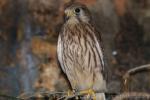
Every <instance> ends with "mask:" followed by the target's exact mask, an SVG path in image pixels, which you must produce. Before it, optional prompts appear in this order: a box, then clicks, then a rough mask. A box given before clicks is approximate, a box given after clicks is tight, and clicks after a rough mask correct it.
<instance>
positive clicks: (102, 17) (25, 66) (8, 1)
mask: <svg viewBox="0 0 150 100" xmlns="http://www.w3.org/2000/svg"><path fill="white" fill-rule="evenodd" d="M69 1H70V0H57V1H56V0H0V94H8V95H12V96H18V95H20V94H22V93H25V92H36V91H39V90H43V91H45V90H48V91H65V90H68V89H69V84H68V81H67V80H66V78H65V77H64V75H63V73H62V71H61V69H60V68H59V66H58V64H57V58H56V45H57V37H58V33H59V30H60V28H61V26H62V24H63V9H64V4H65V3H67V2H69ZM74 1H78V2H81V3H83V4H86V5H87V6H88V8H89V9H90V11H91V13H92V16H93V20H94V22H95V25H96V27H97V29H98V31H100V32H101V35H102V40H103V45H104V50H105V58H106V66H107V73H108V91H111V92H123V91H124V89H123V88H122V87H123V85H122V84H123V82H122V77H123V75H124V74H125V73H126V71H128V70H129V69H131V68H134V67H137V66H140V65H145V64H149V63H150V0H74ZM128 89H129V91H139V92H142V91H143V92H150V72H148V71H147V72H141V73H138V74H136V75H134V76H132V78H131V80H130V81H129V87H128Z"/></svg>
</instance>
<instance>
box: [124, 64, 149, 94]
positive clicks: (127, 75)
mask: <svg viewBox="0 0 150 100" xmlns="http://www.w3.org/2000/svg"><path fill="white" fill-rule="evenodd" d="M142 71H150V64H147V65H142V66H138V67H135V68H132V69H130V70H128V71H127V72H126V73H125V74H124V76H123V81H124V83H123V86H124V91H126V92H127V91H128V80H129V79H130V76H131V75H134V74H137V73H139V72H142Z"/></svg>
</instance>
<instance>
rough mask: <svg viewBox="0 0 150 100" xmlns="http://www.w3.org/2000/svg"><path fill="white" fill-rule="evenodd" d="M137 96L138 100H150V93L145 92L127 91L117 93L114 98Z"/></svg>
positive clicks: (122, 98) (122, 99)
mask: <svg viewBox="0 0 150 100" xmlns="http://www.w3.org/2000/svg"><path fill="white" fill-rule="evenodd" d="M135 98H137V99H138V100H139V99H140V100H141V99H142V100H149V99H150V94H149V93H143V92H126V93H122V94H120V95H117V96H116V97H114V98H113V100H124V99H135Z"/></svg>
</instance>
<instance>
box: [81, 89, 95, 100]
mask: <svg viewBox="0 0 150 100" xmlns="http://www.w3.org/2000/svg"><path fill="white" fill-rule="evenodd" d="M80 94H81V95H82V94H83V95H90V96H92V98H93V100H96V95H95V91H94V90H93V89H88V90H82V91H80Z"/></svg>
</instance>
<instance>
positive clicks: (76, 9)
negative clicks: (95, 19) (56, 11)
mask: <svg viewBox="0 0 150 100" xmlns="http://www.w3.org/2000/svg"><path fill="white" fill-rule="evenodd" d="M64 13H65V21H66V22H69V23H78V22H85V23H87V22H89V21H90V19H91V16H90V12H89V10H88V8H87V7H86V6H85V5H83V4H80V3H73V4H71V5H69V6H67V7H66V8H65V11H64Z"/></svg>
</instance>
